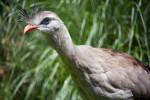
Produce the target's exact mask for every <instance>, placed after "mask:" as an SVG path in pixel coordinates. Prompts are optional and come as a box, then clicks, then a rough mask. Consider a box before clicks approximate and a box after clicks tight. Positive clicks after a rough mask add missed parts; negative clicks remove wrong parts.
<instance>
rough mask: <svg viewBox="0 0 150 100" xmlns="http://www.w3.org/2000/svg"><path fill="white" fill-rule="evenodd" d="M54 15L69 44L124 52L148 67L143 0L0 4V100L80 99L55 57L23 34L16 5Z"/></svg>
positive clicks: (37, 38)
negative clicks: (57, 17) (62, 22)
mask: <svg viewBox="0 0 150 100" xmlns="http://www.w3.org/2000/svg"><path fill="white" fill-rule="evenodd" d="M35 2H36V3H37V4H40V6H41V9H43V10H51V11H53V12H55V13H56V14H57V15H58V16H59V17H60V18H61V19H62V20H63V21H64V23H65V25H66V26H67V28H68V30H69V32H70V34H71V37H72V39H73V42H74V43H75V44H76V45H77V44H80V45H81V44H86V45H92V46H94V47H103V48H113V49H118V50H121V51H124V52H128V53H130V54H132V55H134V56H135V57H137V58H138V59H140V60H143V61H144V62H145V63H147V64H149V65H150V61H148V60H149V59H150V43H149V42H150V28H149V27H150V23H149V20H148V19H150V1H149V0H45V1H42V0H37V1H36V0H32V1H31V0H30V1H29V0H24V1H19V0H10V1H9V0H2V1H0V100H20V99H25V100H28V99H29V100H37V99H39V100H81V98H80V96H79V94H78V92H77V90H76V88H75V86H74V83H73V82H72V80H71V76H70V75H69V72H68V71H67V69H66V67H65V65H63V63H62V61H61V60H60V58H59V56H58V54H57V53H56V52H55V50H53V49H52V48H51V47H49V44H48V43H47V41H46V40H45V39H44V37H43V36H42V35H41V34H37V32H32V33H30V34H27V35H26V36H24V35H23V34H22V33H23V28H24V26H25V24H24V23H22V22H20V21H19V20H18V18H17V16H18V14H19V12H18V6H22V7H23V8H25V9H27V11H28V12H29V13H31V11H32V6H33V4H34V3H35Z"/></svg>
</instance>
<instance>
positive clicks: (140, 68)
mask: <svg viewBox="0 0 150 100" xmlns="http://www.w3.org/2000/svg"><path fill="white" fill-rule="evenodd" d="M78 48H79V54H78V57H79V60H80V62H81V61H82V63H83V62H84V64H82V65H85V66H87V65H88V66H89V67H88V71H91V72H89V73H94V74H93V76H92V74H91V75H90V76H91V77H92V78H95V79H93V80H94V81H99V80H102V79H101V78H103V77H101V75H104V76H106V77H107V78H106V79H107V80H104V81H105V82H106V81H107V82H108V84H110V85H111V86H113V88H115V89H117V88H118V89H127V90H131V91H132V93H133V95H136V98H141V96H148V95H149V97H148V98H150V67H148V66H146V65H145V64H144V63H143V62H142V61H139V60H138V59H137V58H135V57H133V56H131V55H129V54H127V53H124V52H122V51H119V50H114V49H106V48H92V47H89V46H78ZM87 63H88V64H87ZM101 67H103V68H102V70H100V68H101ZM94 68H95V69H97V71H95V69H94ZM98 70H100V71H102V72H101V73H102V74H100V73H97V72H98ZM96 75H97V76H99V78H98V77H96ZM93 84H94V83H93Z"/></svg>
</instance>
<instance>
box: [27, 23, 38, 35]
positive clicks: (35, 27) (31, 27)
mask: <svg viewBox="0 0 150 100" xmlns="http://www.w3.org/2000/svg"><path fill="white" fill-rule="evenodd" d="M37 28H40V27H39V26H32V25H31V24H28V25H27V26H26V27H25V28H24V34H26V33H27V32H29V31H31V30H35V29H37Z"/></svg>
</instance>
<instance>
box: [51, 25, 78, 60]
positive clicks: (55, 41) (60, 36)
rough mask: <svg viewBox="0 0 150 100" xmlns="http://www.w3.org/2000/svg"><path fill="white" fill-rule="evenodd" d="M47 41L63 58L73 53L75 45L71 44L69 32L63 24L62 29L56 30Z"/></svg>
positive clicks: (69, 56)
mask: <svg viewBox="0 0 150 100" xmlns="http://www.w3.org/2000/svg"><path fill="white" fill-rule="evenodd" d="M49 42H50V45H51V46H52V47H53V48H54V49H55V50H56V51H57V52H58V54H59V55H60V56H61V57H63V58H72V56H73V55H74V53H75V45H74V44H73V42H72V39H71V37H70V34H69V32H68V30H67V28H66V27H65V26H64V27H63V29H60V30H58V31H57V33H54V34H53V36H52V38H51V39H49Z"/></svg>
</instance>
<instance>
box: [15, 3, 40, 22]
mask: <svg viewBox="0 0 150 100" xmlns="http://www.w3.org/2000/svg"><path fill="white" fill-rule="evenodd" d="M18 8H19V10H20V16H19V20H20V21H23V22H26V23H29V21H32V18H33V17H34V16H35V15H36V14H37V13H38V12H39V9H40V6H39V5H37V4H34V6H33V10H32V15H31V16H29V14H28V13H27V11H26V10H25V9H23V8H22V7H18Z"/></svg>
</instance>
